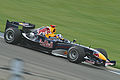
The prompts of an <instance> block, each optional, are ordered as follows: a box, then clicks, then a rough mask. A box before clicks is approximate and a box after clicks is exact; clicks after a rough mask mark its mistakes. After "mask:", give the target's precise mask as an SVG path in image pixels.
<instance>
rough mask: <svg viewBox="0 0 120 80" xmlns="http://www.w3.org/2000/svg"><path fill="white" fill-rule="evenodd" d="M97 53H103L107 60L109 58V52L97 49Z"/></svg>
mask: <svg viewBox="0 0 120 80" xmlns="http://www.w3.org/2000/svg"><path fill="white" fill-rule="evenodd" d="M96 50H97V51H99V52H100V53H102V54H103V55H104V56H105V57H106V58H108V55H107V52H106V51H105V50H104V49H102V48H96Z"/></svg>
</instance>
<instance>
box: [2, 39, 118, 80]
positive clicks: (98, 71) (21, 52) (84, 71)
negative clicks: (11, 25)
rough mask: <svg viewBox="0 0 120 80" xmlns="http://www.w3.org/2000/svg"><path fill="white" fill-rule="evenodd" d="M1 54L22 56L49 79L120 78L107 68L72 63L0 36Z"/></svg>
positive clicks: (98, 79) (21, 57) (13, 56)
mask: <svg viewBox="0 0 120 80" xmlns="http://www.w3.org/2000/svg"><path fill="white" fill-rule="evenodd" d="M0 55H2V56H6V57H9V58H20V59H23V60H24V61H25V62H27V63H30V64H33V65H35V66H37V67H39V69H38V70H37V71H38V72H39V73H42V74H46V75H44V76H45V78H46V77H47V79H48V80H120V75H117V74H114V73H111V72H109V71H108V70H106V69H105V68H98V67H94V66H92V65H88V64H74V63H70V62H69V61H68V60H67V59H64V58H61V57H56V56H52V55H48V54H45V53H42V52H38V51H35V50H31V49H27V48H24V47H20V46H15V45H11V44H7V43H5V41H4V40H3V39H2V38H0ZM41 70H43V71H42V72H41ZM33 71H34V69H33ZM50 76H52V77H50Z"/></svg>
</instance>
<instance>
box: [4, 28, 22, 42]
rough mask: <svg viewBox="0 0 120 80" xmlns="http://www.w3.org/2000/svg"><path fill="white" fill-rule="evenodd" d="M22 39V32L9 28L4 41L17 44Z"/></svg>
mask: <svg viewBox="0 0 120 80" xmlns="http://www.w3.org/2000/svg"><path fill="white" fill-rule="evenodd" d="M20 39H21V31H20V30H19V29H18V28H8V29H6V31H5V33H4V40H5V42H7V43H9V44H17V43H18V42H19V41H20Z"/></svg>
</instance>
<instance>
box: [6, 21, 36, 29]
mask: <svg viewBox="0 0 120 80" xmlns="http://www.w3.org/2000/svg"><path fill="white" fill-rule="evenodd" d="M9 27H13V28H19V29H23V28H28V29H34V28H35V25H34V24H31V23H25V22H14V21H12V22H10V21H9V20H7V22H6V27H5V30H6V29H7V28H9Z"/></svg>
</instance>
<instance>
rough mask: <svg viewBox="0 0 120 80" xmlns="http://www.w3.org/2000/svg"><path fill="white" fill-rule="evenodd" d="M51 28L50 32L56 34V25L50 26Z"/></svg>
mask: <svg viewBox="0 0 120 80" xmlns="http://www.w3.org/2000/svg"><path fill="white" fill-rule="evenodd" d="M50 26H51V27H50V32H51V33H56V29H55V27H56V25H50Z"/></svg>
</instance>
